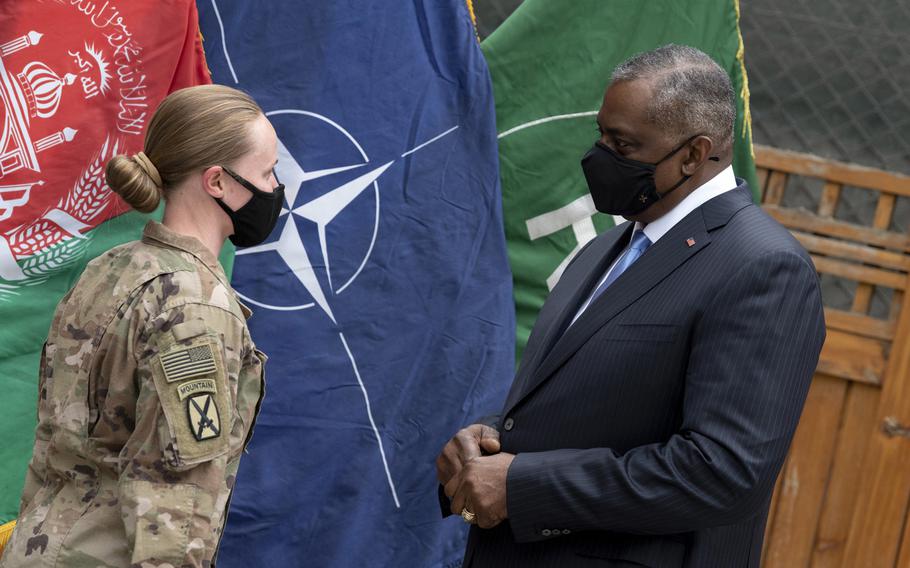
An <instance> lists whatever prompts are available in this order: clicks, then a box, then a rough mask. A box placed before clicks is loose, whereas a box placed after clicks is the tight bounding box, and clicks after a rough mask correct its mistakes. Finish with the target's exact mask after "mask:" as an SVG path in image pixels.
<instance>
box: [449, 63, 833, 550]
mask: <svg viewBox="0 0 910 568" xmlns="http://www.w3.org/2000/svg"><path fill="white" fill-rule="evenodd" d="M734 120H735V103H734V93H733V89H732V86H731V84H730V80H729V78H728V77H727V74H726V73H725V72H724V71H723V70H722V69H721V68H720V67H719V66H718V65H717V64H716V63H714V61H712V60H711V59H710V58H709V57H708V56H707V55H705V54H704V53H702V52H700V51H698V50H696V49H693V48H690V47H684V46H675V45H670V46H665V47H662V48H660V49H657V50H654V51H651V52H647V53H643V54H639V55H637V56H635V57H633V58H631V59H630V60H628V61H626V62H625V63H623V64H622V65H620V66H619V67H618V68H617V69H616V70H615V71H614V74H613V77H612V81H611V84H610V86H609V88H608V89H607V91H606V94H605V95H604V100H603V105H602V107H601V109H600V112H599V114H598V115H597V122H598V124H599V126H600V131H601V134H602V135H601V138H600V140H598V141H597V143H596V144H595V146H594V148H592V149H591V151H590V152H588V154H586V155H585V157H584V159H583V160H582V168H583V170H584V173H585V177H586V179H587V182H588V186H589V189H590V191H591V195H592V197H593V198H594V203H595V205H596V206H597V208H598V209H599V210H600V211H603V212H605V213H609V214H618V215H622V216H624V217H625V218H626V219H628V220H629V222H628V223H625V224H623V225H620V226H619V227H616V228H615V229H613V230H611V231H608V232H607V233H605V234H603V235H601V236H599V237H597V238H596V239H594V240H593V241H592V242H591V243H589V244H588V245H587V246H586V247H585V248H584V249H583V250H582V251H581V252H580V253H579V254H578V256H577V257H576V258H575V259H574V260H573V262H572V263H571V264H570V265H569V267H568V268H567V269H566V271H565V272H564V274H563V275H562V278H561V279H560V281H559V283H558V285H557V286H556V287H555V288H554V289H553V291H552V293H551V294H550V297H549V298H548V299H547V302H546V303H545V305H544V306H543V308H542V309H541V311H540V314H539V316H538V319H537V322H536V324H535V326H534V329H533V331H532V332H531V336H530V339H529V340H528V345H527V348H526V349H525V351H524V355H523V357H522V360H521V364H520V367H519V371H518V373H517V375H516V377H515V380H514V382H513V384H512V388H511V391H510V393H509V395H508V398H507V400H506V402H505V405H504V407H503V409H502V412H501V414H500V415H499V416H497V417H493V418H490V419H488V420H482V421H481V423H478V424H474V425H472V426H469V427H467V428H465V429H464V430H462V431H460V432H459V433H458V434H456V435H455V437H454V438H453V439H452V440H451V441H450V442H449V443H448V444H447V445H446V447H445V448H444V449H443V452H442V453H441V454H440V456H439V458H438V459H437V470H438V476H439V480H440V483H441V485H442V486H443V487H444V492H445V495H446V496H447V497H448V498H451V503H449V502H448V499H446V498H443V501H444V502H445V503H444V506H445V508H447V509H450V510H451V512H453V513H455V514H460V515H462V517H464V519H465V520H466V521H468V522H471V523H472V524H474V525H475V526H473V527H472V528H471V532H470V536H469V540H468V545H467V550H466V554H465V562H464V564H465V566H471V567H487V566H489V567H497V568H503V567H519V566H520V567H525V566H553V567H571V566H652V567H660V568H664V567H697V568H710V567H724V568H726V567H740V566H749V567H758V566H759V562H760V557H761V548H762V538H763V533H764V527H765V521H766V518H767V514H768V506H769V502H770V498H771V493H772V490H773V487H774V481H775V479H776V477H777V474H778V472H779V470H780V467H781V464H782V463H783V460H784V458H785V455H786V453H787V449H788V447H789V444H790V440H791V438H792V436H793V432H794V430H795V428H796V425H797V422H798V420H799V416H800V413H801V411H802V407H803V403H804V402H805V397H806V393H807V391H808V388H809V383H810V381H811V377H812V374H813V371H814V369H815V366H816V364H817V362H818V355H819V351H820V350H821V346H822V343H823V342H824V336H825V331H824V316H823V309H822V304H821V298H820V293H819V286H818V278H817V274H816V272H815V269H814V267H813V265H812V261H811V260H810V258H809V256H808V255H807V254H806V252H805V250H803V248H802V247H801V246H800V245H799V244H798V243H797V242H796V241H795V240H794V239H793V238H792V237H791V236H790V234H789V233H788V232H787V231H786V230H785V229H783V228H782V227H781V226H780V225H778V224H777V223H776V222H775V221H773V220H772V219H770V218H769V217H768V216H767V215H766V214H765V213H764V212H763V211H762V210H761V208H759V207H757V206H756V205H754V204H753V202H752V199H751V193H750V191H749V188H748V187H747V186H746V184H745V183H744V182H743V181H741V180H736V179H735V178H734V176H733V171H732V168H731V165H730V164H731V161H732V145H733V125H734Z"/></svg>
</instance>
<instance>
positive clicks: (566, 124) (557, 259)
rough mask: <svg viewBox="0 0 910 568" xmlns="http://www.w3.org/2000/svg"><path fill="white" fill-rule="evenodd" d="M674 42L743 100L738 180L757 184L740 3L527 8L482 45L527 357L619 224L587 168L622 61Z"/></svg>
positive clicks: (561, 2) (659, 0)
mask: <svg viewBox="0 0 910 568" xmlns="http://www.w3.org/2000/svg"><path fill="white" fill-rule="evenodd" d="M668 43H677V44H685V45H691V46H693V47H697V48H699V49H701V50H702V51H704V52H705V53H707V54H708V55H710V56H712V57H713V58H714V59H715V60H716V61H717V62H718V63H719V64H720V66H721V67H723V68H724V69H726V70H727V71H728V72H729V74H730V78H731V79H732V81H733V86H734V88H735V90H736V93H737V110H738V117H737V122H736V140H735V147H734V151H735V158H734V162H733V166H734V169H735V171H736V174H737V176H739V177H743V178H746V179H747V180H748V181H750V184H751V185H752V188H753V190H755V189H756V188H757V186H756V185H755V184H754V183H752V182H754V180H755V166H754V163H753V157H752V140H751V138H752V137H751V127H750V119H749V100H748V86H747V82H746V72H745V67H744V62H743V44H742V38H741V36H740V33H739V5H738V1H737V0H687V1H685V2H681V1H680V0H648V1H647V2H630V1H626V0H525V2H524V3H522V4H521V5H520V6H519V7H518V9H517V10H516V11H515V12H514V13H513V14H512V15H511V16H510V17H509V18H508V19H507V20H506V21H505V22H504V23H503V24H502V25H501V26H500V27H499V28H498V29H497V30H496V31H495V32H493V34H492V35H490V37H489V38H487V39H486V40H485V41H484V42H483V44H482V47H483V51H484V54H485V55H486V58H487V63H488V65H489V67H490V74H491V76H492V78H493V92H494V95H495V99H496V121H497V130H498V131H499V160H500V172H501V176H502V191H503V211H504V216H505V230H506V239H507V241H508V247H509V260H510V261H511V264H512V273H513V275H514V289H515V304H516V312H517V313H516V315H517V324H518V337H517V341H516V347H517V350H518V354H519V355H520V354H521V350H522V349H523V348H524V345H525V343H526V342H527V339H528V335H529V334H530V332H531V326H532V325H533V324H534V320H535V319H536V317H537V312H538V310H539V309H540V307H541V306H542V305H543V301H544V299H545V298H546V296H547V294H548V293H549V290H550V289H552V287H553V286H554V285H555V283H556V281H557V280H558V279H559V276H560V275H561V274H562V271H563V269H564V268H565V266H566V265H567V264H568V262H569V261H570V260H571V259H572V257H573V256H574V255H575V254H576V253H577V252H578V250H580V249H581V247H582V246H583V245H584V244H585V243H587V242H588V241H589V240H591V239H592V238H594V237H595V236H596V235H597V234H598V233H600V232H602V231H604V230H605V229H607V228H609V227H612V226H613V225H614V222H615V220H614V219H613V218H611V217H610V216H607V215H603V214H600V213H597V212H596V210H595V209H594V203H593V201H592V200H591V198H590V196H589V195H588V190H587V186H586V185H585V180H584V176H583V175H582V172H581V167H580V165H579V162H580V160H581V157H582V155H583V154H584V153H585V151H587V149H588V148H590V146H591V144H592V143H593V142H594V140H595V139H597V137H598V136H599V134H598V133H597V125H596V123H595V115H596V114H597V110H598V109H599V108H600V103H601V99H602V98H603V92H604V89H605V87H606V85H607V83H608V82H609V79H610V74H611V72H612V71H613V69H614V67H616V65H617V64H619V63H620V62H622V61H623V60H625V59H627V58H628V57H630V56H632V55H634V54H636V53H639V52H642V51H647V50H650V49H654V48H656V47H660V46H662V45H665V44H668Z"/></svg>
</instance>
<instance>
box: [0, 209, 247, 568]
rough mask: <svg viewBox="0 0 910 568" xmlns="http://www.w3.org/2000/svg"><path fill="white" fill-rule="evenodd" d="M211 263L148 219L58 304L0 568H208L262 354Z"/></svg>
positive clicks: (191, 243) (195, 244)
mask: <svg viewBox="0 0 910 568" xmlns="http://www.w3.org/2000/svg"><path fill="white" fill-rule="evenodd" d="M249 315H250V311H249V310H248V309H247V308H246V307H244V306H243V305H241V304H240V303H239V302H238V301H237V299H236V298H235V295H234V292H233V290H232V289H231V287H230V285H229V284H228V281H227V278H226V277H225V274H224V272H223V270H222V269H221V266H220V265H219V264H218V261H217V259H216V258H215V256H214V255H212V253H211V252H210V251H209V250H208V249H206V248H205V247H204V246H203V245H202V243H200V242H199V241H198V240H196V239H194V238H191V237H187V236H183V235H179V234H177V233H174V232H173V231H171V230H169V229H167V228H166V227H164V226H163V225H161V224H158V223H154V222H152V223H149V224H148V226H146V228H145V232H144V235H143V238H142V240H141V241H137V242H133V243H128V244H125V245H122V246H120V247H117V248H115V249H113V250H111V251H109V252H107V253H106V254H104V255H102V256H100V257H98V258H97V259H95V260H93V261H92V262H91V263H89V265H88V266H87V267H86V269H85V272H84V273H83V274H82V276H81V277H80V279H79V281H78V282H77V284H76V286H75V287H74V288H73V289H72V290H71V291H70V292H69V293H68V294H67V295H66V296H65V297H64V298H63V300H62V301H61V302H60V304H59V306H58V307H57V311H56V314H55V316H54V320H53V323H52V325H51V329H50V332H49V334H48V340H47V343H46V344H45V346H44V352H43V353H42V356H41V370H40V378H39V401H38V426H37V430H36V435H35V447H34V450H33V456H32V460H31V463H30V464H29V468H28V473H27V477H26V483H25V489H24V492H23V495H22V505H21V509H20V512H19V520H18V521H19V523H18V525H17V527H16V529H15V531H14V533H13V536H12V539H11V541H10V543H9V545H8V547H7V549H6V552H5V553H4V555H3V559H2V560H0V567H3V568H22V567H31V566H49V567H50V566H59V567H80V568H81V567H84V568H89V567H91V568H97V567H117V568H121V567H124V566H136V567H143V568H149V567H175V568H179V567H184V566H193V567H197V566H211V565H212V563H213V561H212V558H213V556H214V555H215V551H216V549H217V547H218V543H219V540H220V536H221V531H222V528H223V526H224V522H225V518H226V512H227V508H228V501H229V497H230V493H231V488H232V487H233V483H234V478H235V475H236V473H237V466H238V463H239V461H240V454H241V452H242V451H243V449H244V448H245V446H246V444H247V442H248V440H249V437H250V435H251V433H252V429H253V423H254V421H255V418H256V415H257V412H258V408H259V403H260V401H261V399H262V396H263V392H264V390H263V387H264V383H263V367H264V363H265V356H264V355H262V353H261V352H259V351H257V350H256V349H255V346H254V345H253V342H252V340H251V338H250V334H249V331H248V329H247V326H246V318H247V317H249Z"/></svg>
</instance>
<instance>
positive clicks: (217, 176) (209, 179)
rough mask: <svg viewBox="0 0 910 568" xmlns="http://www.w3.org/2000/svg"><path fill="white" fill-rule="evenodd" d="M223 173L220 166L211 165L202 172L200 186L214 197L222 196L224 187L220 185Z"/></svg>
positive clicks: (219, 197)
mask: <svg viewBox="0 0 910 568" xmlns="http://www.w3.org/2000/svg"><path fill="white" fill-rule="evenodd" d="M223 173H224V171H223V170H222V169H221V166H211V167H209V168H206V169H205V171H203V172H202V188H203V189H204V190H205V192H206V193H208V194H209V195H211V196H212V197H214V198H215V199H221V198H223V197H224V188H223V187H222V186H221V183H222V181H223V180H224V176H223V175H222V174H223Z"/></svg>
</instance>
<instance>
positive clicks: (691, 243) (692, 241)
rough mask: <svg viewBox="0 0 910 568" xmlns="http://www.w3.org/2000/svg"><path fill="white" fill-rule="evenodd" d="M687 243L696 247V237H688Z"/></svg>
mask: <svg viewBox="0 0 910 568" xmlns="http://www.w3.org/2000/svg"><path fill="white" fill-rule="evenodd" d="M686 244H687V245H689V246H690V247H694V246H695V239H693V238H692V237H689V238H688V239H686Z"/></svg>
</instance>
